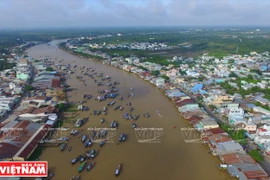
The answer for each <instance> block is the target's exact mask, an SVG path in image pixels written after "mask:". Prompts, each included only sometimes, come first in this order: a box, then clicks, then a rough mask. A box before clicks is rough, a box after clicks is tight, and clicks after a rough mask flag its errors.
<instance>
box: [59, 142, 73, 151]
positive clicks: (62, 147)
mask: <svg viewBox="0 0 270 180" xmlns="http://www.w3.org/2000/svg"><path fill="white" fill-rule="evenodd" d="M66 147H67V144H65V143H64V144H62V145H61V148H60V150H61V151H64V150H65V149H66ZM71 149H72V147H71V146H70V147H68V151H71Z"/></svg>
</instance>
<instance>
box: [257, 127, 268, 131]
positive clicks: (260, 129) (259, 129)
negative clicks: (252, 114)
mask: <svg viewBox="0 0 270 180" xmlns="http://www.w3.org/2000/svg"><path fill="white" fill-rule="evenodd" d="M258 131H260V132H267V130H266V129H263V128H258Z"/></svg>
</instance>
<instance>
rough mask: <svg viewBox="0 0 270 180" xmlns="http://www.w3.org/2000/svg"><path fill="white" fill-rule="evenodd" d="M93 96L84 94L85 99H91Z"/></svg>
mask: <svg viewBox="0 0 270 180" xmlns="http://www.w3.org/2000/svg"><path fill="white" fill-rule="evenodd" d="M91 98H92V95H91V94H84V95H83V99H91Z"/></svg>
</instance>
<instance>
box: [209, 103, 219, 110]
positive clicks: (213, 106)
mask: <svg viewBox="0 0 270 180" xmlns="http://www.w3.org/2000/svg"><path fill="white" fill-rule="evenodd" d="M209 108H210V109H212V110H214V109H217V107H216V106H215V105H213V104H211V105H209Z"/></svg>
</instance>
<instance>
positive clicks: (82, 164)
mask: <svg viewBox="0 0 270 180" xmlns="http://www.w3.org/2000/svg"><path fill="white" fill-rule="evenodd" d="M85 165H86V161H84V162H82V163H81V165H80V166H79V168H78V171H79V172H82V171H83V170H84V168H85Z"/></svg>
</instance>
